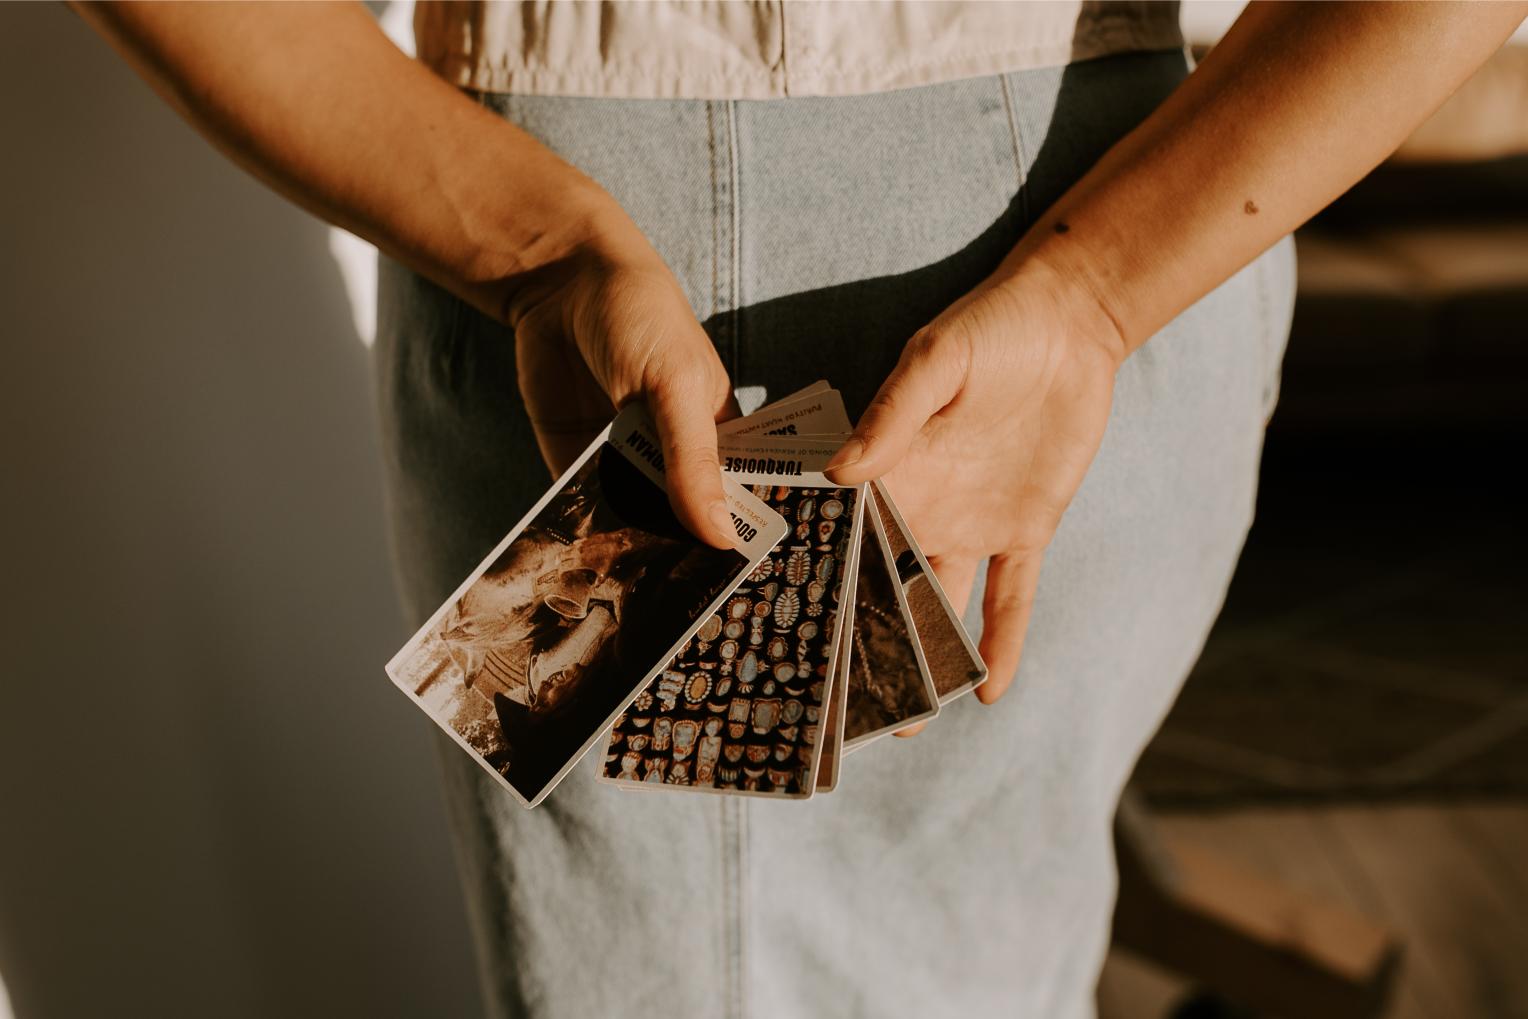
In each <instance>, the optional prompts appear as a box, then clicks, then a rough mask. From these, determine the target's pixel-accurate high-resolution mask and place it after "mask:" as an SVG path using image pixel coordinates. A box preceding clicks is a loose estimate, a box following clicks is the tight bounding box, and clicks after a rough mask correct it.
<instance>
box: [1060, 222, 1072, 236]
mask: <svg viewBox="0 0 1528 1019" xmlns="http://www.w3.org/2000/svg"><path fill="white" fill-rule="evenodd" d="M1070 229H1071V227H1069V226H1067V225H1066V224H1065V223H1063V222H1062V221H1060V220H1057V221H1056V232H1057V233H1058V234H1064V233H1066V232H1067V231H1068V230H1070Z"/></svg>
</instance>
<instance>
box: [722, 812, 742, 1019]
mask: <svg viewBox="0 0 1528 1019" xmlns="http://www.w3.org/2000/svg"><path fill="white" fill-rule="evenodd" d="M717 808H718V809H719V810H720V811H721V836H722V837H721V851H722V852H721V857H722V858H721V872H722V894H721V899H722V924H723V927H722V946H723V953H724V959H723V962H724V968H723V981H724V983H725V985H726V986H725V991H726V994H725V1000H726V1015H727V1016H728V1017H729V1019H742V1017H743V981H742V968H743V946H742V927H743V924H742V915H741V910H740V909H739V906H738V895H739V891H740V888H741V873H740V871H741V868H740V867H739V866H738V860H739V855H740V854H739V845H740V842H739V839H738V830H737V823H736V816H737V804H736V802H734V801H733V800H732V799H731V798H728V797H723V798H722V799H721V801H720V802H719V803H718V804H717Z"/></svg>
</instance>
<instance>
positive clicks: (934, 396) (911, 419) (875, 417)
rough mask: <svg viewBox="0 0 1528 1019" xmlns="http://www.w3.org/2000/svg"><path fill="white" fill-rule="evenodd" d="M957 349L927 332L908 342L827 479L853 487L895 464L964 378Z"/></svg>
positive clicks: (962, 361)
mask: <svg viewBox="0 0 1528 1019" xmlns="http://www.w3.org/2000/svg"><path fill="white" fill-rule="evenodd" d="M961 349H962V348H960V347H959V345H958V344H956V343H953V342H949V341H947V340H946V339H943V338H942V337H941V335H940V334H939V333H936V332H934V331H933V330H932V329H923V330H921V331H920V332H919V333H918V334H917V335H915V336H914V337H913V338H912V339H911V340H910V341H908V344H907V346H906V347H905V348H903V350H902V356H901V358H900V359H899V360H898V361H897V366H896V368H895V369H893V370H892V373H891V374H890V375H889V376H887V377H886V381H885V382H883V383H881V388H880V391H879V392H877V393H876V394H875V399H874V400H872V401H871V402H870V406H869V407H868V408H866V409H865V413H864V415H863V416H862V417H861V418H860V422H859V426H858V427H856V428H855V429H854V434H853V435H852V436H850V437H849V440H848V441H847V442H845V443H844V445H843V448H842V449H840V450H839V451H838V454H837V455H836V456H834V457H833V459H832V460H830V461H829V462H828V466H827V468H826V471H827V474H828V476H829V477H830V478H832V480H833V481H834V482H836V483H837V484H840V485H857V484H859V483H860V482H862V481H869V480H871V479H872V478H878V477H880V476H881V475H882V474H885V473H886V472H887V471H889V470H891V468H892V467H894V466H896V464H897V461H899V460H901V459H902V457H903V456H904V455H905V454H906V453H907V449H908V447H909V446H911V445H912V443H913V440H914V439H916V438H917V437H918V433H919V432H920V431H922V430H923V426H924V425H925V424H927V423H928V419H929V418H931V417H933V416H934V415H935V414H937V413H939V412H940V411H941V410H943V409H944V408H945V407H946V406H947V405H948V404H949V402H950V401H951V400H953V399H955V395H956V394H957V393H959V392H960V387H961V385H962V383H963V382H964V380H965V375H966V358H965V356H964V354H963V353H961Z"/></svg>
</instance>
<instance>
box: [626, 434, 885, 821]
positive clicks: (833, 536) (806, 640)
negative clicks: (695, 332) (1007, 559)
mask: <svg viewBox="0 0 1528 1019" xmlns="http://www.w3.org/2000/svg"><path fill="white" fill-rule="evenodd" d="M837 448H838V443H837V442H834V441H831V440H800V439H794V438H789V437H781V436H748V437H727V436H724V437H723V438H722V445H721V448H720V454H721V461H722V470H723V472H724V474H726V475H727V476H728V477H729V478H731V479H732V480H735V481H738V482H740V483H742V484H745V485H749V486H751V491H752V493H753V494H754V495H755V496H756V497H757V498H758V499H759V500H760V501H761V502H763V503H764V504H765V505H766V506H768V507H770V508H771V509H773V510H774V511H775V512H777V513H779V514H780V515H781V516H782V517H784V518H785V521H786V525H787V527H788V528H789V530H788V532H787V534H786V535H785V537H784V538H783V539H782V540H781V542H780V544H779V545H778V546H777V547H776V548H775V549H774V551H772V552H771V553H770V554H769V555H768V556H766V557H765V558H764V559H762V560H761V561H760V562H759V563H758V565H757V567H756V568H755V569H754V570H753V571H752V572H751V573H750V574H749V575H748V577H747V578H746V579H745V580H744V582H743V583H742V584H741V585H739V587H738V588H737V590H736V591H735V592H734V593H733V595H732V596H731V597H730V598H728V599H726V601H725V603H724V604H723V605H722V607H721V609H720V610H719V611H718V612H716V613H715V614H714V615H713V616H711V617H710V618H708V619H707V620H706V621H705V622H704V623H703V625H702V626H701V627H700V629H699V630H698V631H697V632H696V633H695V634H694V637H693V639H692V640H690V641H687V642H686V643H685V645H684V646H683V647H682V648H681V649H680V650H679V652H678V653H677V654H676V655H675V656H674V657H673V659H672V660H671V661H670V662H668V663H667V665H666V666H665V668H664V669H663V670H662V671H661V672H660V674H659V675H658V676H657V677H656V678H655V679H654V680H653V681H652V682H650V683H649V684H648V686H647V687H646V688H645V689H644V690H642V691H641V693H639V694H638V695H637V698H636V699H635V700H634V701H633V702H632V704H631V707H630V708H629V709H628V710H627V711H626V712H625V713H623V714H622V716H621V717H620V718H618V719H617V721H616V724H615V725H614V726H613V727H612V728H611V731H610V735H609V739H608V744H607V747H606V750H605V757H604V767H603V768H602V771H601V775H600V780H601V781H603V782H610V783H616V784H620V785H623V786H625V787H627V788H663V789H685V790H692V791H703V792H716V793H728V794H734V795H748V796H762V797H770V798H776V799H804V798H807V797H809V796H811V795H812V794H813V793H814V792H815V790H816V782H817V775H818V770H819V767H820V765H821V751H822V746H823V742H824V739H823V735H824V726H825V724H826V720H827V718H826V716H827V711H828V708H829V706H830V699H829V698H830V687H831V683H832V678H833V675H834V672H835V669H836V665H837V651H838V646H839V644H838V615H839V614H838V607H839V605H840V604H842V599H843V597H844V583H845V579H846V576H845V573H846V571H845V567H846V566H847V565H848V564H849V562H850V559H851V552H852V550H853V549H854V545H855V542H856V541H857V540H858V537H859V534H858V529H859V528H860V527H861V526H863V522H864V516H863V512H864V489H863V487H853V486H850V487H842V486H835V485H833V484H832V483H831V482H829V481H828V480H827V478H826V477H824V476H823V474H822V467H823V465H825V464H826V463H827V461H828V460H829V459H831V458H832V456H833V454H834V453H835V452H836V451H837Z"/></svg>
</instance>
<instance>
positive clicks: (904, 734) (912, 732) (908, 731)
mask: <svg viewBox="0 0 1528 1019" xmlns="http://www.w3.org/2000/svg"><path fill="white" fill-rule="evenodd" d="M927 726H928V723H927V722H914V723H913V724H912V725H909V726H908V727H907V728H905V729H898V730H897V731H896V732H894V733H892V735H893V736H898V737H901V738H902V739H907V738H909V737H911V736H916V735H918V733H920V732H922V731H923V730H924V729H925V728H926V727H927Z"/></svg>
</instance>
